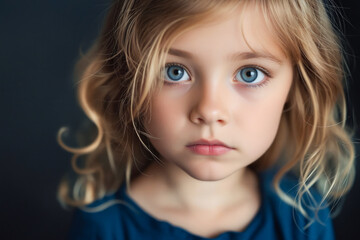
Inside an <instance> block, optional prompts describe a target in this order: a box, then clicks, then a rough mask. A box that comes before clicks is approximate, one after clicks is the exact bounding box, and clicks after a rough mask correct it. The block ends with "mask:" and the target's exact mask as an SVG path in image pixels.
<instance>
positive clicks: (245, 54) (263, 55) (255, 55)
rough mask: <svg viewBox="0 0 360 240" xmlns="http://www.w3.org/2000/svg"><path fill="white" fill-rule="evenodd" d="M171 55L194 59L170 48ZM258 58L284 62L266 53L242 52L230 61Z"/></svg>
mask: <svg viewBox="0 0 360 240" xmlns="http://www.w3.org/2000/svg"><path fill="white" fill-rule="evenodd" d="M169 54H171V55H174V56H178V57H183V58H188V59H192V58H193V55H192V54H191V53H190V52H187V51H183V50H179V49H175V48H170V49H169ZM256 58H263V59H267V60H270V61H273V62H276V63H279V64H281V62H282V61H281V60H280V59H278V58H277V57H275V56H274V55H272V54H270V53H265V52H240V53H235V54H233V55H231V56H230V57H229V59H233V60H237V59H239V60H247V59H256Z"/></svg>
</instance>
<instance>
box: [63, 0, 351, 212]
mask: <svg viewBox="0 0 360 240" xmlns="http://www.w3.org/2000/svg"><path fill="white" fill-rule="evenodd" d="M249 4H255V6H256V7H257V8H258V9H259V10H260V11H261V12H262V13H263V16H264V18H265V21H266V25H267V27H268V28H269V29H270V30H272V31H271V32H272V33H273V36H272V37H273V38H274V39H276V42H277V43H278V44H279V46H280V48H281V49H282V50H283V52H284V53H285V54H286V56H287V57H289V58H290V59H291V61H292V63H293V69H294V79H293V84H292V87H291V89H290V92H289V97H288V101H287V103H286V104H285V107H284V111H283V113H282V117H281V121H280V127H279V130H278V133H277V136H276V138H275V140H274V142H273V143H272V145H271V146H270V148H269V149H268V150H267V152H266V153H265V154H264V155H263V156H262V157H260V159H258V160H257V161H256V162H255V163H254V164H253V165H252V166H251V167H252V168H253V169H254V170H255V171H262V170H264V169H267V168H269V167H273V166H276V169H277V173H276V175H275V178H274V182H273V184H274V186H275V189H276V191H277V193H278V194H279V196H280V197H281V198H282V199H283V200H284V201H286V202H287V203H289V204H291V205H293V206H294V207H296V208H297V209H299V210H300V211H301V212H302V213H303V214H304V215H306V210H305V209H304V208H305V206H304V205H305V204H304V198H305V196H310V199H313V200H314V198H312V191H310V189H312V188H316V189H317V190H318V192H319V193H320V194H321V197H322V199H321V200H320V202H319V201H317V202H316V201H315V202H314V206H315V207H316V206H321V205H322V204H323V203H328V204H330V203H333V202H335V203H336V202H337V201H338V200H339V199H340V198H341V197H342V196H343V195H344V194H345V193H346V192H348V190H349V189H350V187H351V186H352V184H353V180H354V175H355V172H354V146H353V143H352V141H351V135H350V131H349V130H348V129H347V127H346V123H345V120H346V116H347V114H346V103H345V94H344V86H345V85H346V82H345V70H344V69H345V66H346V65H345V61H344V54H343V50H342V49H343V47H342V44H341V37H340V36H341V34H340V32H339V31H338V30H337V28H335V27H334V23H332V22H331V21H330V17H329V15H328V12H327V10H326V6H325V5H324V3H323V2H322V1H321V0H292V1H289V0H172V1H166V0H115V1H113V2H112V5H111V6H110V9H109V12H108V15H107V18H106V20H105V23H104V26H103V29H102V31H101V33H100V35H99V37H98V39H97V40H96V42H95V44H94V45H93V46H92V48H91V49H90V50H89V51H88V52H87V54H85V55H84V56H83V57H82V58H81V59H80V61H79V64H78V73H79V74H78V78H77V80H78V85H77V86H78V88H77V92H78V99H79V102H80V105H81V107H82V109H83V110H84V112H85V113H86V115H87V117H88V118H89V119H90V120H91V121H92V122H93V123H94V124H95V126H96V137H95V138H94V139H92V141H91V143H90V144H89V145H87V146H85V147H80V148H73V147H69V146H68V145H66V144H65V143H64V142H63V141H62V135H63V133H64V132H65V131H66V128H61V129H60V130H59V132H58V142H59V144H60V145H61V146H62V147H63V148H64V149H65V150H67V151H69V152H71V153H72V154H73V158H72V160H71V162H72V167H73V170H74V171H75V172H76V173H77V175H76V178H75V180H73V181H70V180H69V179H68V178H64V179H63V180H62V181H61V183H60V186H59V190H58V198H59V200H60V202H61V203H63V204H64V205H70V206H78V207H81V206H85V205H86V204H89V203H91V202H93V201H94V200H96V199H100V198H102V197H103V196H104V195H105V194H107V193H109V192H112V191H115V190H116V189H118V188H119V186H120V185H121V184H123V183H125V184H128V185H129V182H130V180H131V179H132V177H134V176H136V174H138V173H139V172H141V170H143V169H144V168H145V167H146V166H147V165H148V164H149V163H151V162H152V161H159V156H158V153H157V152H156V150H155V149H154V148H153V146H152V145H151V143H150V141H149V135H148V134H147V133H146V131H145V128H144V127H143V121H144V119H145V118H146V116H147V114H149V109H150V108H149V106H150V104H151V95H152V93H153V92H154V91H155V90H156V89H157V88H158V87H161V81H159V76H160V74H161V71H162V69H163V66H164V64H165V56H166V54H167V51H168V49H169V46H170V45H171V43H172V42H173V41H174V39H175V38H176V37H178V36H179V35H181V34H182V33H183V32H184V31H187V30H189V29H191V28H192V27H194V26H196V25H197V24H201V23H202V22H204V21H207V20H209V19H210V18H214V16H221V14H227V13H229V12H230V11H233V10H234V9H235V8H241V9H242V10H243V11H246V8H247V6H248V5H249ZM329 8H330V7H329ZM245 37H246V36H245ZM289 172H293V173H294V174H296V175H297V176H298V186H297V195H296V198H292V197H290V196H289V195H288V194H287V193H285V192H283V191H282V190H281V188H280V182H281V179H282V178H283V177H284V175H285V174H287V173H289Z"/></svg>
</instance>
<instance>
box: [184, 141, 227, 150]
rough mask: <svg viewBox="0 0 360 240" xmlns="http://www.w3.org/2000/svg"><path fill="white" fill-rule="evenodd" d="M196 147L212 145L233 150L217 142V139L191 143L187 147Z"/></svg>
mask: <svg viewBox="0 0 360 240" xmlns="http://www.w3.org/2000/svg"><path fill="white" fill-rule="evenodd" d="M194 145H212V146H214V145H215V146H224V147H227V148H233V147H230V146H228V145H226V144H225V143H223V142H221V141H219V140H217V139H214V140H207V139H200V140H197V141H195V142H191V143H190V144H188V145H187V146H188V147H189V146H194Z"/></svg>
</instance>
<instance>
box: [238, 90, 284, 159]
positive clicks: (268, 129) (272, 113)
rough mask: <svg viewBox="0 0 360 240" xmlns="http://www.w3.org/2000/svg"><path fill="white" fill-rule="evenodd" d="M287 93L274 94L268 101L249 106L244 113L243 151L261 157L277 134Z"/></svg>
mask: <svg viewBox="0 0 360 240" xmlns="http://www.w3.org/2000/svg"><path fill="white" fill-rule="evenodd" d="M286 95H287V94H281V93H279V95H277V94H274V95H272V96H271V97H269V98H267V101H260V102H258V103H257V104H253V105H251V106H249V107H248V108H247V109H246V110H245V112H246V114H242V117H241V118H242V120H241V121H242V123H243V129H242V130H243V132H244V135H243V136H244V137H243V143H242V144H243V145H242V146H243V151H245V152H246V153H247V154H249V155H251V156H253V157H254V158H259V157H260V156H261V155H262V154H263V153H265V152H266V150H268V148H269V147H270V146H271V144H272V142H273V141H274V139H275V136H276V134H277V131H278V128H279V123H280V120H281V116H282V112H283V107H284V104H285V101H286Z"/></svg>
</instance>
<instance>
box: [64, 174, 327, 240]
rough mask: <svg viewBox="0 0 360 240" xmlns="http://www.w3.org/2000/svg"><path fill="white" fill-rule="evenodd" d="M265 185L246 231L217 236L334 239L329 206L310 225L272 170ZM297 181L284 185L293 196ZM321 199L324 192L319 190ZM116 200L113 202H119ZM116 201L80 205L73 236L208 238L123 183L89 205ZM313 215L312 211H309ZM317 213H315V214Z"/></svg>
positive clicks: (90, 239)
mask: <svg viewBox="0 0 360 240" xmlns="http://www.w3.org/2000/svg"><path fill="white" fill-rule="evenodd" d="M259 181H260V186H261V201H262V204H261V207H260V209H259V211H258V213H257V214H256V216H255V217H254V219H253V220H252V221H251V223H250V224H249V225H248V226H247V227H246V229H245V230H244V231H242V232H233V231H230V232H224V233H222V234H220V235H218V236H217V237H215V238H211V239H216V240H228V239H229V240H230V239H241V240H247V239H249V240H250V239H251V240H254V239H255V240H256V239H266V240H272V239H274V240H275V239H276V240H280V239H289V240H290V239H291V240H301V239H311V240H313V239H314V240H315V239H326V240H332V239H334V234H333V229H332V223H331V218H330V216H329V211H328V209H327V208H325V209H322V210H320V211H319V213H318V218H319V220H320V221H321V222H319V221H315V222H313V223H312V224H311V225H310V226H309V227H307V228H306V225H307V224H308V223H309V220H308V219H307V218H305V217H303V216H302V215H301V214H300V213H299V212H298V211H297V210H295V209H294V208H293V207H291V206H289V205H288V204H286V203H284V202H283V201H282V200H281V199H280V198H279V197H278V195H277V194H276V192H275V191H274V189H273V187H272V185H271V181H272V174H269V173H263V174H260V175H259ZM295 185H296V181H294V180H292V179H290V178H285V180H284V181H282V183H281V188H282V189H283V190H284V191H285V192H287V193H289V194H290V195H292V196H295V195H294V194H296V191H294V186H295ZM315 197H316V198H317V199H318V200H319V199H320V196H319V195H318V194H316V193H315ZM115 202H116V204H112V203H115ZM104 203H109V204H112V205H110V206H109V207H107V208H106V209H104V210H102V211H99V212H94V213H92V212H86V211H84V210H81V209H77V210H76V211H75V213H74V217H73V222H72V225H71V228H70V232H69V239H71V240H80V239H86V240H100V239H101V240H122V239H126V240H150V239H153V240H165V239H166V240H170V239H171V240H173V239H174V240H175V239H187V240H205V239H210V238H204V237H200V236H197V235H194V234H192V233H189V232H188V231H186V230H184V229H182V228H180V227H177V226H174V225H172V224H171V223H168V222H165V221H161V220H157V219H155V218H154V217H152V216H151V215H149V214H148V213H147V212H145V211H144V210H143V209H141V207H139V206H138V205H137V204H136V203H135V202H134V201H133V200H132V199H131V198H130V197H129V196H128V195H127V193H126V187H125V185H123V186H122V187H121V188H120V189H119V190H118V191H117V192H115V193H114V194H111V195H108V196H106V197H104V198H103V199H101V200H97V201H96V202H94V203H92V204H90V205H89V206H88V207H89V208H92V207H96V206H100V205H101V204H104ZM309 213H310V215H311V212H309ZM312 216H314V215H312Z"/></svg>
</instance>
